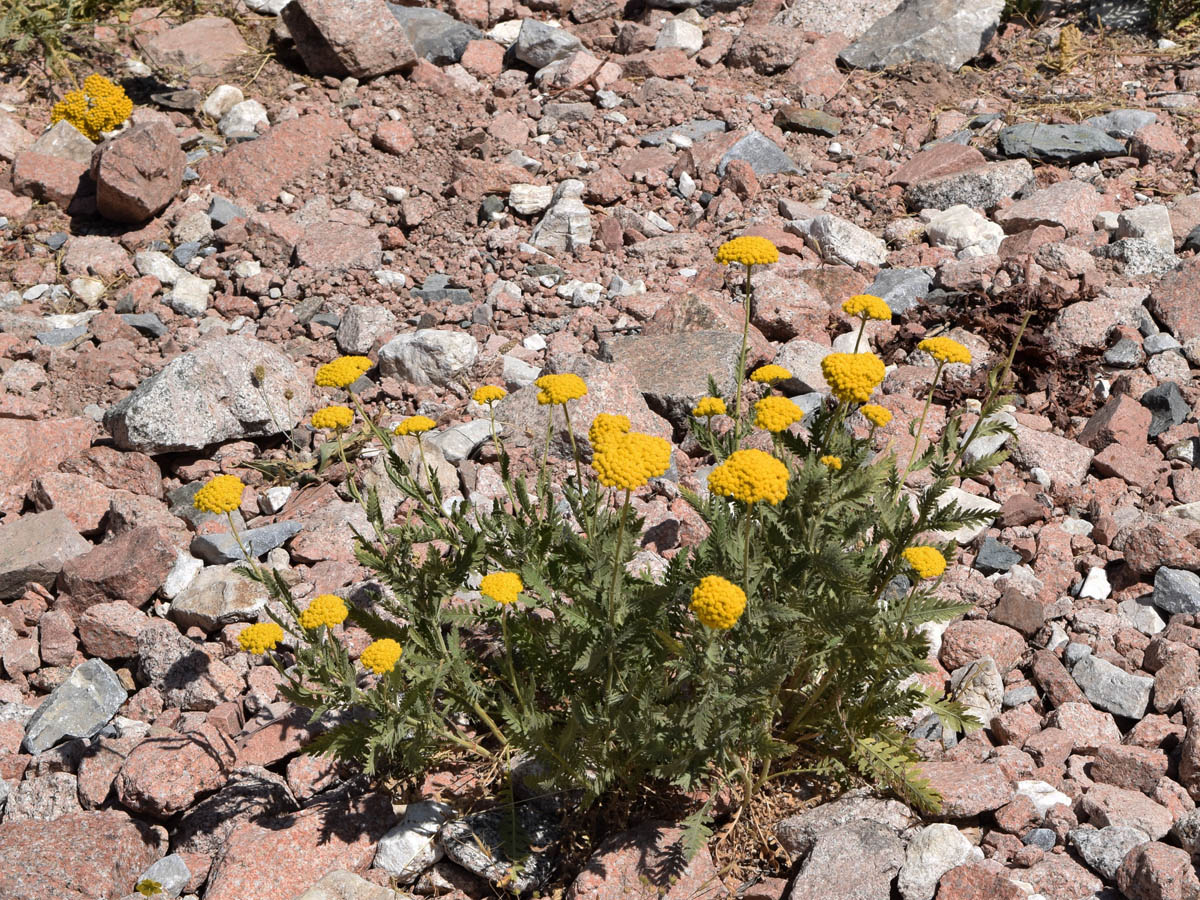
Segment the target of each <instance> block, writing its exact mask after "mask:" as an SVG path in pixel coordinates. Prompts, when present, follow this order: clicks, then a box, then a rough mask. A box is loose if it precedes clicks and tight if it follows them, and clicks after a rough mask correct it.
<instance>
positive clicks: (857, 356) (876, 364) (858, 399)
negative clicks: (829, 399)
mask: <svg viewBox="0 0 1200 900" xmlns="http://www.w3.org/2000/svg"><path fill="white" fill-rule="evenodd" d="M821 374H822V375H824V376H825V380H826V381H827V382H829V389H830V391H832V392H833V396H835V397H837V399H838V400H840V401H842V402H843V403H866V402H867V400H868V399H870V397H871V392H872V391H874V390H875V388H877V387H879V384H880V382H882V381H883V377H884V375H886V374H887V372H886V370H885V369H884V366H883V360H881V359H880V358H879V357H878V356H876V355H875V354H874V353H830V354H829V355H828V356H826V357H825V358H824V359H823V360H821Z"/></svg>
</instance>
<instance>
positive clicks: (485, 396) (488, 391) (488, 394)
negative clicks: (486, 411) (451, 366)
mask: <svg viewBox="0 0 1200 900" xmlns="http://www.w3.org/2000/svg"><path fill="white" fill-rule="evenodd" d="M507 396H508V391H506V390H505V389H504V388H502V387H496V385H494V384H483V385H480V386H479V387H477V388H475V393H474V394H472V395H471V399H472V400H474V401H475V402H476V403H478V404H479V405H480V406H487V405H490V404H492V403H495V402H496V401H497V400H503V399H504V398H505V397H507Z"/></svg>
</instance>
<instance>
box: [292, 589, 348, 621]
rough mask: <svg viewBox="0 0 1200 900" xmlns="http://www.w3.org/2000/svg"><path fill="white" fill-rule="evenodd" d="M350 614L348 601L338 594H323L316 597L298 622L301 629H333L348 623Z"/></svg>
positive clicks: (301, 614)
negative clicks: (322, 627)
mask: <svg viewBox="0 0 1200 900" xmlns="http://www.w3.org/2000/svg"><path fill="white" fill-rule="evenodd" d="M348 614H349V610H347V609H346V601H344V600H343V599H342V598H341V597H339V596H337V595H336V594H321V595H319V596H317V597H314V598H313V599H312V602H311V603H309V604H308V609H306V610H304V612H302V613H300V618H299V619H298V621H299V622H300V627H301V628H308V629H312V628H320V627H321V626H322V625H324V626H325V627H326V628H333V627H334V626H335V625H341V624H342V622H344V621H346V616H347V615H348Z"/></svg>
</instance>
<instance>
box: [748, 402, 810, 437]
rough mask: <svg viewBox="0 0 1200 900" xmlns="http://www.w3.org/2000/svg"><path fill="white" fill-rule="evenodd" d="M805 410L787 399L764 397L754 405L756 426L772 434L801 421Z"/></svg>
mask: <svg viewBox="0 0 1200 900" xmlns="http://www.w3.org/2000/svg"><path fill="white" fill-rule="evenodd" d="M803 415H804V410H802V409H801V408H800V407H798V406H797V405H796V404H795V403H793V402H792V401H791V400H789V399H788V398H787V397H763V398H762V399H761V400H759V401H758V402H757V403H756V404H754V424H755V425H756V426H758V427H759V428H763V429H766V430H767V431H769V432H771V433H772V434H778V433H779V432H781V431H785V430H786V429H787V427H788V426H789V425H792V424H794V423H796V422H799V421H800V418H801V416H803Z"/></svg>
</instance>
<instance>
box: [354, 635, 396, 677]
mask: <svg viewBox="0 0 1200 900" xmlns="http://www.w3.org/2000/svg"><path fill="white" fill-rule="evenodd" d="M403 652H404V649H403V648H402V647H401V646H400V645H399V644H397V643H396V642H395V641H393V640H392V639H391V638H380V639H379V640H377V641H372V642H371V643H369V644H367V646H366V648H365V649H364V650H363V652H362V656H360V657H359V658H358V659H359V661H360V662H361V663H362V664H363V668H364V669H370V670H371V671H372V672H374V673H375V674H376V675H386V674H387V673H388V672H390V671H392V669H394V668H396V663H398V662H399V661H400V654H402V653H403Z"/></svg>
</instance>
